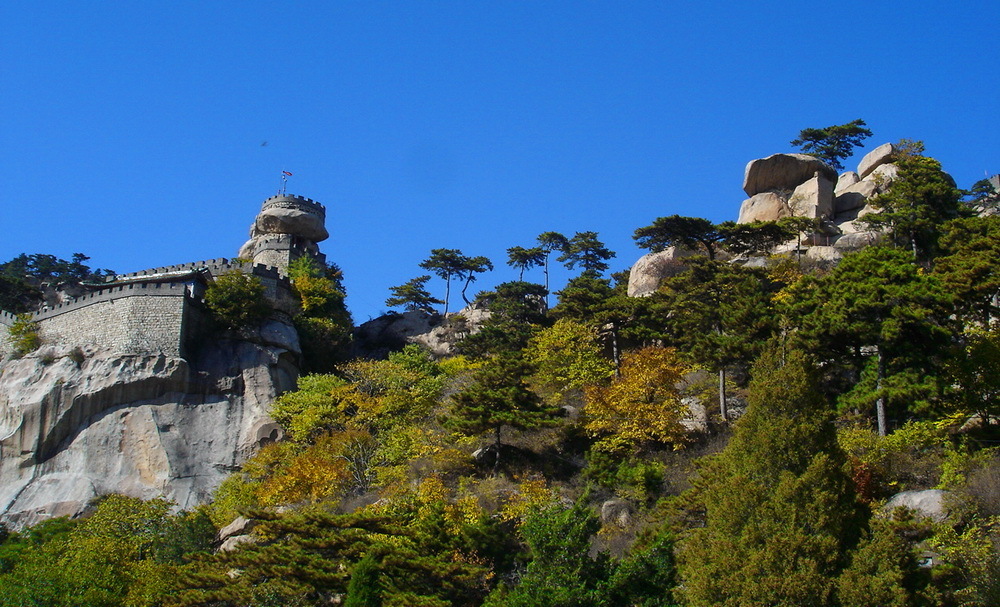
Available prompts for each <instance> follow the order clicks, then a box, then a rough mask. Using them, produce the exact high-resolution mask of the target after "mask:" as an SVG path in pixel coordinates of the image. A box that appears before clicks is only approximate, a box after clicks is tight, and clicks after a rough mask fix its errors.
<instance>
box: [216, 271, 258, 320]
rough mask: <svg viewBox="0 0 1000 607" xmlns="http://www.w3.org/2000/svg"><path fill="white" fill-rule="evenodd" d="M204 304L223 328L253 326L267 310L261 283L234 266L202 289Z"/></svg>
mask: <svg viewBox="0 0 1000 607" xmlns="http://www.w3.org/2000/svg"><path fill="white" fill-rule="evenodd" d="M205 304H206V305H207V306H208V309H209V310H211V311H212V315H213V316H214V317H215V319H216V320H217V321H219V323H220V324H222V325H223V326H224V327H226V328H227V329H237V330H239V329H246V328H251V327H255V326H256V325H257V324H259V323H260V322H261V321H262V320H264V318H266V317H267V315H268V314H269V313H270V312H271V305H270V304H269V303H268V302H267V299H265V297H264V285H262V284H261V283H260V280H259V279H258V278H257V277H256V276H249V275H247V274H244V273H242V272H240V271H238V270H233V271H231V272H226V273H225V274H223V275H221V276H218V277H217V278H216V279H215V281H213V282H212V284H210V285H208V289H207V290H206V291H205Z"/></svg>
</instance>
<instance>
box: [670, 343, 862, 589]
mask: <svg viewBox="0 0 1000 607" xmlns="http://www.w3.org/2000/svg"><path fill="white" fill-rule="evenodd" d="M752 373H753V379H752V382H751V384H750V402H749V408H748V410H747V413H746V415H744V417H743V418H741V419H740V420H739V422H737V424H736V429H735V434H734V436H733V438H732V440H731V441H730V443H729V445H727V447H726V449H725V450H724V451H723V452H722V453H721V454H720V455H719V456H718V457H717V458H715V459H713V460H711V461H710V462H709V463H708V464H707V465H706V466H705V468H704V470H703V473H702V476H701V479H700V481H699V484H698V485H697V487H696V489H695V496H694V502H695V503H697V504H698V507H699V508H701V509H703V512H704V526H703V527H701V528H698V529H694V530H692V531H690V532H689V533H688V535H687V536H686V537H684V538H683V539H682V541H681V546H680V551H679V556H680V559H681V569H680V572H681V577H682V587H683V594H684V596H685V598H686V599H687V601H688V604H690V605H692V606H699V605H713V606H714V605H726V606H734V607H735V606H742V605H809V606H822V605H833V604H834V589H835V583H836V577H837V575H838V574H839V573H840V571H841V569H842V568H843V566H844V563H843V554H844V552H845V551H846V550H847V549H848V548H850V547H851V546H852V545H853V543H854V542H855V541H856V538H857V535H858V528H859V524H860V520H861V519H860V509H859V506H858V505H857V501H856V499H855V497H854V491H853V488H852V485H851V481H850V478H849V477H848V476H847V474H846V472H845V469H844V462H845V458H844V456H843V454H842V453H841V452H840V451H839V450H838V448H837V445H836V438H835V434H834V427H833V424H832V423H831V422H832V415H831V412H830V409H829V408H828V406H827V404H826V402H825V401H824V399H823V398H822V397H821V396H820V394H819V391H818V389H817V385H816V379H815V374H814V371H813V368H812V366H811V365H810V363H809V362H808V360H807V359H806V357H805V356H804V355H803V354H801V353H799V352H795V351H791V352H785V351H783V350H782V349H781V348H777V347H775V348H772V349H770V350H768V351H767V352H765V354H764V355H763V356H762V357H761V358H760V360H758V362H757V363H756V364H755V365H754V368H753V371H752Z"/></svg>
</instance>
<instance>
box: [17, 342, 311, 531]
mask: <svg viewBox="0 0 1000 607" xmlns="http://www.w3.org/2000/svg"><path fill="white" fill-rule="evenodd" d="M296 373H297V370H296V369H295V367H294V365H293V364H292V362H291V359H290V357H289V356H288V350H286V349H285V348H282V347H279V346H276V345H270V344H254V343H250V342H247V341H230V340H221V341H218V342H214V343H210V344H207V345H206V347H205V348H204V349H203V351H202V352H201V353H200V354H199V356H198V358H197V360H196V361H194V362H189V361H188V360H185V359H183V358H179V357H176V356H168V355H165V354H163V353H142V354H121V353H116V352H112V351H108V350H101V349H98V348H86V349H83V350H74V351H65V350H63V351H59V350H56V349H55V348H51V347H50V348H43V349H42V350H39V351H38V352H36V353H33V354H30V355H28V356H25V357H24V358H22V359H18V360H12V361H8V362H7V363H6V364H4V365H3V366H2V368H0V520H3V521H5V522H7V523H9V524H12V526H14V527H22V526H25V525H31V524H34V523H36V522H38V521H40V520H43V519H46V518H49V517H53V516H62V515H70V516H73V515H77V514H80V513H81V512H83V511H84V509H85V508H86V507H87V504H88V502H89V501H90V500H92V499H94V498H96V497H98V496H101V495H105V494H108V493H123V494H126V495H130V496H134V497H140V498H145V499H149V498H154V497H164V498H166V499H169V500H172V501H174V502H175V503H176V504H177V506H178V507H179V508H191V507H193V506H195V505H198V504H201V503H204V502H206V501H208V499H209V498H210V497H211V494H212V492H213V491H214V490H215V488H216V487H217V486H218V485H219V483H220V482H221V481H222V479H223V478H225V476H226V475H227V474H229V473H230V472H231V471H232V470H234V469H236V468H237V467H238V466H239V465H240V464H241V463H242V462H243V461H244V460H245V459H246V458H247V457H249V456H250V455H251V454H252V453H253V452H254V451H255V450H256V449H257V448H258V447H259V446H260V445H261V444H263V443H266V442H269V441H273V440H276V439H278V438H279V437H280V430H279V429H278V427H277V425H276V424H274V423H273V422H272V421H271V419H270V418H269V417H268V407H269V405H270V403H271V402H272V401H273V399H274V398H275V397H276V396H277V395H278V394H279V393H280V392H281V391H282V390H287V389H290V388H292V387H294V381H295V376H296Z"/></svg>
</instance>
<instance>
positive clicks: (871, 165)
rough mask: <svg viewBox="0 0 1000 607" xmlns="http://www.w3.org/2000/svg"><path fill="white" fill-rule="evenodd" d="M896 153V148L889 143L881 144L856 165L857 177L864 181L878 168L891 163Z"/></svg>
mask: <svg viewBox="0 0 1000 607" xmlns="http://www.w3.org/2000/svg"><path fill="white" fill-rule="evenodd" d="M895 153H896V146H894V145H892V144H891V143H883V144H882V145H880V146H878V147H877V148H875V149H874V150H872V151H870V152H868V153H867V154H865V157H864V158H862V159H861V162H859V163H858V175H859V176H860V177H861V178H862V179H864V178H865V177H867V176H868V175H870V174H871V172H872V171H874V170H875V169H876V168H878V167H879V166H881V165H883V164H886V163H889V162H892V157H893V155H895Z"/></svg>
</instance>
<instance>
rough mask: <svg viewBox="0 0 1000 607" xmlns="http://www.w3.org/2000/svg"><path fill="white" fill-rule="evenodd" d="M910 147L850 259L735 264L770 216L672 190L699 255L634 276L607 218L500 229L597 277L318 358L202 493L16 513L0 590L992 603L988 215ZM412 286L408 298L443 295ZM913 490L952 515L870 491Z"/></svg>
mask: <svg viewBox="0 0 1000 607" xmlns="http://www.w3.org/2000/svg"><path fill="white" fill-rule="evenodd" d="M856 126H864V125H863V123H861V124H860V125H856ZM908 158H911V160H912V164H913V166H909V165H907V164H906V162H904V163H903V165H902V166H901V168H900V170H901V172H903V173H904V174H906V175H909V177H906V178H904V179H903V180H902V182H901V183H902V184H903V185H901V186H900V187H899V188H898V189H897V188H895V186H893V188H891V189H890V190H889V193H888V194H887V195H886V196H887V197H886V198H884V199H883V202H882V204H884V205H885V210H886V217H889V218H894V219H892V221H891V222H889V223H887V224H886V225H885V226H884V227H885V238H884V239H883V241H882V242H880V243H878V244H877V245H876V246H871V247H868V248H865V249H863V250H861V251H859V252H856V253H852V254H850V255H847V256H845V257H844V259H843V261H842V262H841V263H840V264H839V265H836V266H834V267H830V265H829V264H817V263H812V262H810V261H809V260H808V259H806V260H803V259H798V258H796V259H790V258H786V257H782V256H775V257H772V258H769V259H762V260H761V263H759V264H757V265H758V266H759V267H749V265H742V264H739V263H729V262H723V261H721V260H720V259H719V257H721V256H720V255H718V254H719V253H721V252H723V251H725V252H727V253H735V254H746V253H747V251H751V250H752V248H750V249H748V248H746V246H745V243H746V242H747V239H748V238H749V236H748V235H747V234H750V235H751V236H753V237H754V238H758V237H759V238H764V239H766V238H769V237H770V236H769V234H771V235H773V233H774V232H773V231H772V230H771V228H768V227H767V226H754V229H752V230H749V232H747V233H744V234H742V235H741V236H740V238H736V239H730V240H727V238H726V237H725V235H728V234H731V233H732V232H727V231H725V230H721V229H720V227H719V226H715V225H713V224H711V223H710V222H708V221H705V220H701V221H688V219H691V218H677V217H674V218H666V219H665V220H662V221H661V220H657V221H655V222H653V224H652V225H651V226H649V227H648V228H642V229H640V230H637V237H638V238H640V239H643V241H644V242H646V243H647V244H648V245H649V246H651V247H653V248H662V247H663V246H669V245H670V244H673V243H680V244H685V243H696V246H697V247H701V252H702V253H704V255H699V256H695V257H692V258H690V259H687V260H685V261H683V263H679V264H678V267H677V268H675V270H676V271H675V272H673V275H672V276H669V277H667V278H665V279H664V280H663V281H662V284H661V285H660V288H659V289H658V290H657V291H656V292H655V293H653V294H652V295H650V296H649V297H645V298H641V299H639V298H629V297H626V296H625V295H624V285H623V284H622V281H621V278H622V277H620V276H619V277H616V279H615V280H612V279H608V278H606V277H605V276H604V273H605V272H606V270H607V265H606V261H607V260H608V259H610V258H611V256H612V255H613V254H612V253H611V252H610V251H608V250H607V249H606V248H604V247H603V245H602V244H601V243H600V241H599V239H598V237H597V234H596V233H593V232H580V233H577V234H575V235H574V236H573V237H572V238H565V237H561V236H560V237H558V238H557V236H559V235H558V234H557V233H554V232H547V233H546V234H543V235H541V236H539V238H538V243H539V246H538V247H512V248H511V249H510V250H509V251H508V253H509V256H510V258H509V261H510V264H511V265H512V266H513V267H515V268H517V269H518V270H520V271H521V276H520V278H523V277H524V275H525V274H526V273H527V274H530V271H531V270H532V269H533V268H539V267H540V268H545V267H547V263H548V256H549V255H550V254H551V253H552V252H558V253H561V256H560V257H558V259H560V260H561V261H563V262H564V263H567V264H573V265H574V266H575V267H576V268H578V269H580V270H581V274H580V276H578V277H576V278H574V279H573V280H572V281H570V283H569V284H568V285H567V286H566V287H565V288H564V289H563V290H561V291H560V292H558V293H556V294H555V295H556V297H557V298H558V299H557V301H556V305H554V306H553V307H552V308H551V309H548V308H547V306H546V305H545V302H546V298H547V297H548V295H549V294H548V292H547V289H546V287H545V285H542V284H535V283H531V282H525V281H523V280H518V281H515V282H509V283H504V284H502V285H499V286H498V287H497V288H496V289H495V290H494V291H491V292H488V293H482V294H480V297H479V302H478V303H479V305H481V306H483V307H485V308H486V309H488V310H489V311H490V316H489V318H488V320H486V321H485V322H484V323H483V325H482V327H481V330H480V331H479V332H477V333H475V334H474V335H471V336H469V337H467V338H465V339H464V340H462V341H460V342H459V343H458V344H457V349H458V351H460V352H461V353H460V354H456V355H454V356H450V357H445V358H434V357H433V356H431V355H430V354H429V353H428V352H426V351H424V350H422V349H421V348H419V347H417V346H415V345H409V346H406V347H405V348H403V349H401V350H400V351H397V352H393V353H391V354H390V355H389V356H388V357H387V359H385V360H339V359H337V358H336V357H333V356H330V357H327V358H322V366H324V367H325V368H324V369H323V371H324V372H323V373H316V374H309V375H306V376H304V377H302V378H301V380H300V382H299V389H298V390H297V391H294V392H289V393H286V394H285V395H283V396H282V397H280V398H279V399H278V400H277V402H276V403H275V404H274V406H273V409H272V415H273V418H274V419H275V421H276V422H277V423H279V424H280V425H281V426H282V428H283V430H284V432H285V439H284V440H282V441H279V442H277V443H273V444H269V445H267V446H265V447H263V448H262V449H261V450H260V451H259V453H257V454H256V455H255V456H254V457H252V458H251V459H250V460H249V461H247V462H246V464H245V465H244V466H243V467H242V469H240V470H238V471H236V472H234V473H233V474H232V475H231V476H230V477H229V478H228V479H227V480H226V481H225V482H224V483H223V484H222V486H221V487H219V489H218V491H217V493H216V495H215V497H214V500H213V501H212V503H210V504H209V505H207V506H205V507H202V508H199V509H197V510H196V511H195V512H193V513H182V514H170V512H169V509H168V507H167V505H166V504H163V503H162V502H150V503H141V502H136V501H134V500H132V501H130V500H128V499H127V498H121V497H111V498H107V499H106V500H104V501H102V502H100V503H99V504H96V505H95V508H94V511H93V513H92V514H91V515H90V516H88V517H85V518H83V519H81V520H78V521H70V520H65V519H53V520H52V521H48V522H46V523H43V524H41V525H38V526H36V527H34V528H31V529H27V530H24V531H21V532H18V533H7V534H5V535H4V536H3V538H2V542H0V606H6V605H29V604H30V605H46V606H63V605H76V604H89V605H128V606H140V605H141V606H196V605H197V606H205V607H208V606H211V607H225V606H233V607H235V606H237V605H239V606H243V605H255V606H268V605H328V604H346V605H414V606H417V605H419V606H434V607H438V606H447V605H453V606H459V605H461V606H473V605H489V606H495V605H532V606H536V605H537V606H543V607H544V606H552V607H556V606H560V607H563V606H564V607H570V606H609V607H610V606H612V605H615V606H621V605H638V606H644V607H653V606H666V605H759V604H782V605H830V606H839V607H849V606H860V605H870V604H879V605H899V606H907V605H914V606H917V605H921V606H923V605H940V606H958V605H966V606H985V605H996V604H1000V481H998V479H1000V451H998V448H997V447H996V446H995V445H996V444H997V441H1000V431H998V426H997V424H996V419H997V417H998V416H1000V381H998V379H997V378H998V372H997V369H998V365H1000V333H998V331H1000V329H998V327H997V324H996V318H997V314H996V312H997V309H996V302H997V297H998V296H1000V269H998V268H1000V265H998V264H997V263H996V262H997V259H998V252H997V249H996V240H997V239H996V237H995V236H996V234H998V233H1000V217H997V216H982V217H971V216H965V215H971V214H970V213H968V210H969V207H968V206H967V205H966V206H963V204H962V203H961V202H960V201H959V199H958V198H956V197H955V192H954V191H952V189H953V186H947V187H945V185H946V184H943V182H942V181H941V178H940V174H939V172H938V171H939V168H940V167H939V165H935V164H934V163H933V162H930V160H929V159H926V158H924V157H923V156H919V154H916V155H913V156H912V157H908ZM908 162H909V161H908ZM949 188H952V189H949ZM906 209H910V210H913V213H909V214H908V212H907V211H906ZM924 210H927V213H924ZM931 216H933V218H934V219H933V221H925V220H924V219H925V218H926V217H931ZM921 218H924V219H921ZM911 219H912V220H913V221H911ZM917 219H920V220H919V221H917ZM908 222H909V223H908ZM779 227H780V226H779ZM786 227H787V226H786ZM692 234H693V235H692ZM786 235H787V234H786ZM790 238H795V236H794V235H792V236H790ZM684 239H690V240H684ZM688 246H691V245H690V244H689V245H688ZM732 247H736V249H733V248H732ZM740 247H743V248H740ZM712 257H716V258H715V259H713V258H712ZM470 259H471V260H470ZM449 260H450V261H449ZM432 261H433V263H432ZM446 262H447V263H446ZM452 262H454V263H452ZM425 264H426V266H425V267H426V268H427V269H428V270H429V271H433V272H435V273H440V275H441V276H442V277H446V279H447V280H450V279H451V278H460V279H462V280H464V281H465V282H464V284H465V285H468V284H469V283H470V282H471V280H473V277H474V275H475V274H477V273H479V272H481V271H483V270H482V269H475V268H484V267H486V264H485V263H483V262H482V260H480V259H477V258H466V257H465V256H464V255H462V254H461V252H460V251H455V250H447V249H435V250H434V251H433V252H432V257H431V258H430V259H428V260H427V261H426V262H425ZM449 264H450V265H449ZM463 264H464V265H463ZM473 266H475V268H473ZM294 272H295V275H293V278H294V279H295V286H296V289H297V292H298V293H299V296H300V298H301V301H302V309H303V314H302V316H301V317H300V318H301V319H318V320H322V319H327V320H329V321H330V322H333V323H334V324H335V325H337V326H338V327H343V326H344V325H345V323H347V322H349V320H347V319H346V318H345V317H344V316H343V313H346V310H344V309H343V297H342V295H343V290H342V289H341V288H340V286H339V284H338V283H337V277H336V273H335V271H333V270H332V269H329V268H328V269H325V270H324V269H322V268H316V267H314V266H311V267H301V268H299V267H297V268H295V269H294ZM424 282H425V281H424V280H423V277H420V278H418V279H415V280H414V281H410V283H407V284H408V285H409V287H412V288H405V289H404V288H402V287H397V288H394V289H393V294H394V297H396V298H398V299H399V304H400V305H403V306H406V307H412V308H414V309H426V308H427V307H428V306H430V305H432V304H434V302H435V299H434V298H432V297H431V296H430V294H429V293H428V292H427V291H426V290H425V289H424V288H423V287H424ZM404 286H406V285H404ZM443 301H447V294H446V296H445V299H444V300H443ZM445 305H447V304H445ZM298 322H299V324H301V323H302V322H303V321H302V320H300V321H298ZM300 329H301V326H300ZM304 339H305V338H304ZM316 339H317V340H318V341H319V342H320V345H323V344H324V343H325V344H326V345H329V344H331V343H337V344H340V343H342V342H340V341H338V340H339V339H341V337H336V336H335V337H330V338H329V340H328V341H325V340H324V339H323V338H318V337H317V338H316ZM312 352H313V351H311V350H308V349H307V350H306V357H307V362H308V361H310V360H313V361H314V362H312V363H310V364H314V365H316V366H317V367H319V366H320V364H318V363H316V362H315V361H316V360H319V359H316V358H313V359H310V357H316V354H314V353H312ZM926 489H941V490H944V491H946V492H947V494H946V495H947V496H948V497H947V498H946V502H945V505H946V506H947V507H946V508H945V510H946V511H945V512H943V513H941V516H938V517H936V518H935V517H930V518H928V517H921V516H916V515H914V514H913V513H912V512H910V511H907V510H904V509H899V510H896V511H887V510H885V509H884V508H883V506H884V504H885V502H886V500H887V499H888V498H890V497H891V496H893V495H894V494H897V493H899V492H901V491H907V490H926ZM240 515H242V516H246V517H249V518H250V519H253V520H255V521H257V526H256V527H254V528H253V530H252V531H249V532H247V537H246V538H243V539H245V540H246V541H243V542H242V543H239V544H238V545H237V546H236V547H231V546H227V549H226V550H219V549H218V548H219V546H218V544H217V543H216V544H212V543H211V541H210V537H211V535H212V533H213V532H214V531H215V530H216V529H218V528H221V527H222V526H224V525H226V524H228V523H230V522H231V521H233V519H235V518H236V517H237V516H240ZM74 582H75V583H74ZM81 601H82V602H81Z"/></svg>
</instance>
